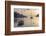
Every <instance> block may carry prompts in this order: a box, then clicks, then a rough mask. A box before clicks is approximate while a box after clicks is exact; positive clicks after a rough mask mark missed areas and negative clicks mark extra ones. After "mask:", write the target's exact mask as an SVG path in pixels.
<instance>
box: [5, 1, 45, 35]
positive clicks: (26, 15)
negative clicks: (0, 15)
mask: <svg viewBox="0 0 46 36" xmlns="http://www.w3.org/2000/svg"><path fill="white" fill-rule="evenodd" d="M5 22H6V23H5V34H6V35H18V34H33V33H44V32H45V7H44V3H36V2H20V1H5Z"/></svg>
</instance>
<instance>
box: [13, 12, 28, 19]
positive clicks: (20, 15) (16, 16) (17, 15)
mask: <svg viewBox="0 0 46 36" xmlns="http://www.w3.org/2000/svg"><path fill="white" fill-rule="evenodd" d="M14 17H15V18H26V17H27V16H25V15H23V14H20V13H17V12H14Z"/></svg>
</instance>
